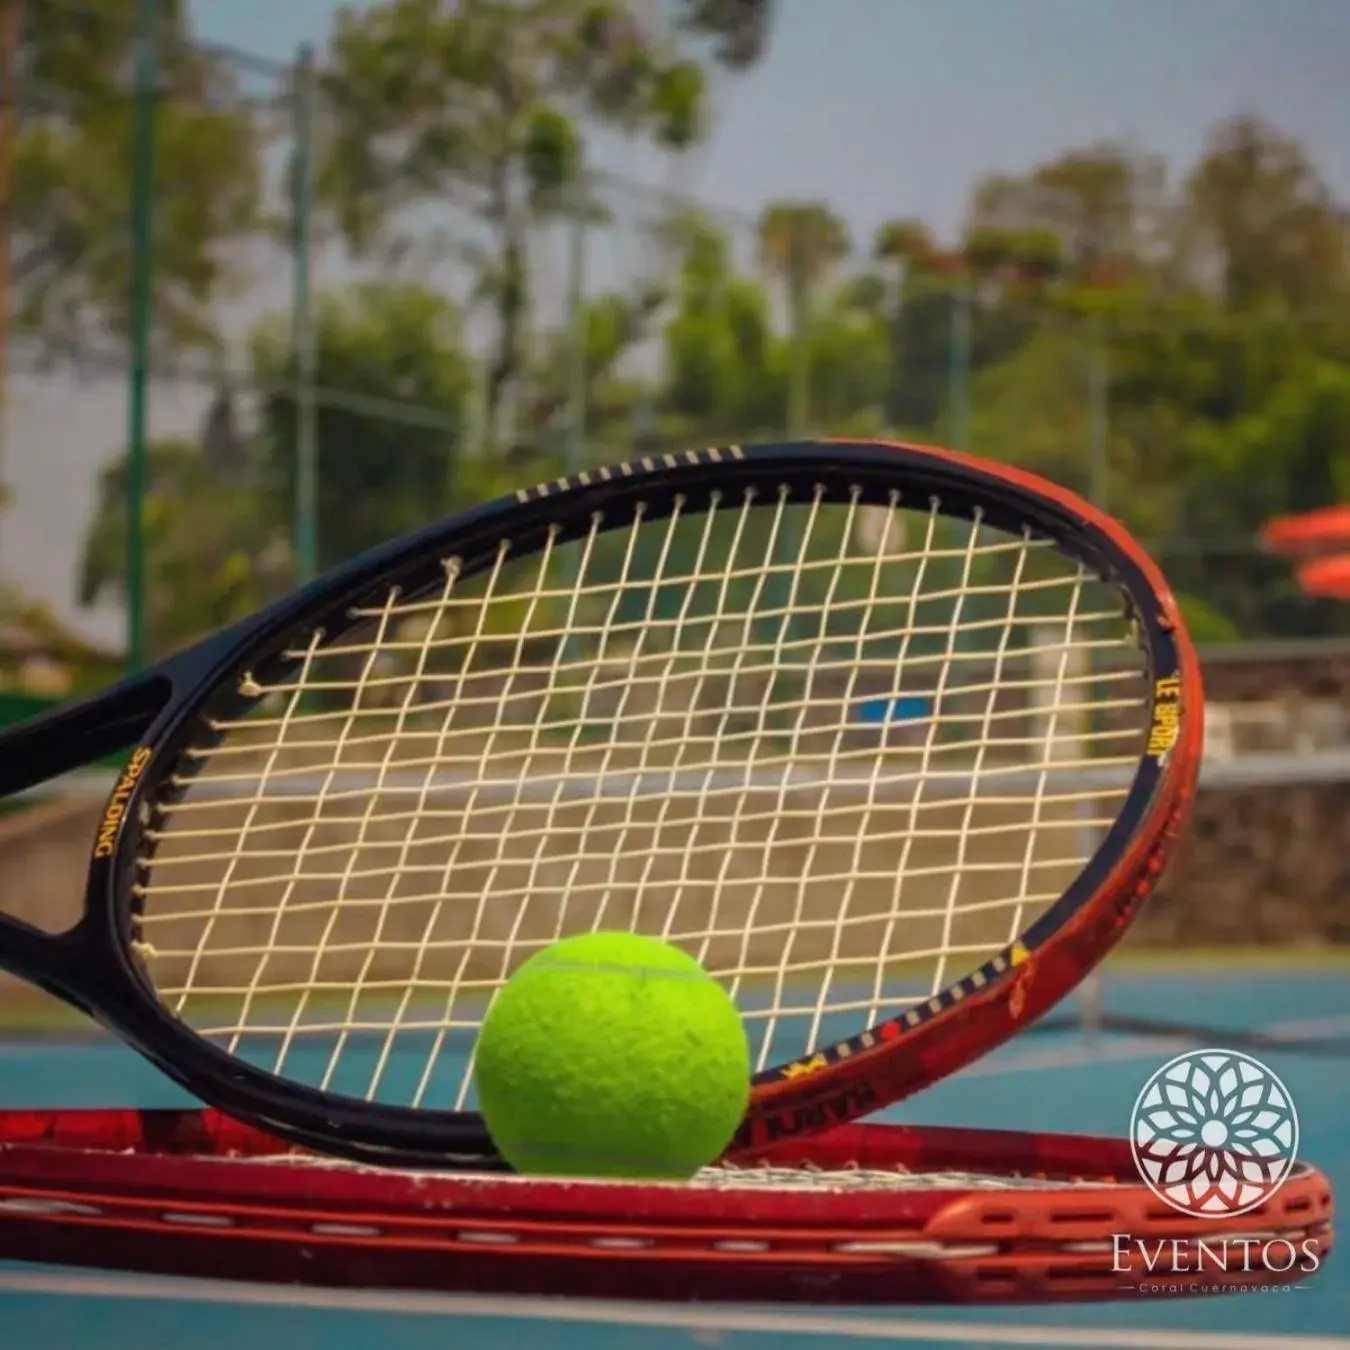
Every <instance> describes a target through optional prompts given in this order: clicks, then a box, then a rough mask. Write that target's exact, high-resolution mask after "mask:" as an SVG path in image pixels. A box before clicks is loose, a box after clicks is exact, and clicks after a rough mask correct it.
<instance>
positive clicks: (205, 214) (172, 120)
mask: <svg viewBox="0 0 1350 1350" xmlns="http://www.w3.org/2000/svg"><path fill="white" fill-rule="evenodd" d="M160 8H161V27H160V33H161V41H160V44H159V64H160V83H159V90H158V103H157V113H156V123H155V139H156V146H155V154H156V160H157V178H158V184H159V187H158V192H157V198H156V209H155V217H154V241H153V248H154V255H155V269H154V278H153V284H154V292H153V304H152V312H153V325H154V336H156V337H157V338H159V339H161V340H163V341H164V342H165V343H166V344H171V345H173V346H174V347H175V348H181V347H183V346H184V345H188V344H195V345H205V344H209V343H210V342H211V341H212V340H213V337H214V328H213V324H212V320H211V315H210V309H209V306H210V302H211V301H212V299H213V298H215V296H216V295H217V294H218V293H219V291H220V290H221V288H222V287H223V286H225V285H226V283H227V282H228V281H229V279H230V266H229V263H228V262H227V261H226V254H225V250H224V248H223V247H222V246H223V245H225V244H227V243H229V242H231V241H234V240H237V239H239V238H241V237H243V236H245V235H247V234H249V233H251V232H252V231H254V230H255V229H256V228H258V225H259V200H260V181H261V168H260V152H261V143H262V134H261V131H260V129H259V127H258V125H257V124H256V122H255V120H254V118H253V115H252V114H251V113H250V112H248V111H247V110H246V109H245V107H244V106H243V104H242V102H241V101H240V96H239V91H238V89H237V88H236V86H235V81H234V78H233V76H232V75H231V73H230V72H229V71H228V70H227V69H226V68H225V67H224V65H223V64H222V63H221V62H220V61H219V60H218V59H217V58H215V57H214V56H213V55H211V54H209V53H207V52H205V51H203V50H201V49H198V48H195V47H193V46H192V45H191V43H190V37H191V34H190V31H189V28H188V23H187V18H186V7H185V6H184V5H183V4H182V3H181V2H180V0H163V3H162V4H161V7H160ZM25 21H26V23H25V28H24V32H23V37H22V42H21V45H20V49H19V51H18V53H17V57H16V81H15V82H16V86H17V88H18V91H19V99H20V103H21V106H22V117H21V119H20V122H19V128H18V132H17V136H16V140H15V145H14V161H13V170H12V180H11V184H10V193H11V197H10V213H11V220H12V241H13V242H12V248H13V264H12V270H11V276H12V282H13V285H14V288H15V300H14V314H15V320H16V323H17V324H18V325H20V326H21V327H23V328H25V329H27V330H29V331H30V332H35V333H37V334H39V335H40V336H41V338H42V339H43V341H44V344H45V347H46V349H47V350H48V351H49V352H51V353H55V354H60V353H62V352H78V351H80V350H82V349H84V348H85V347H86V346H87V344H88V342H89V338H90V336H91V335H97V334H99V333H104V334H110V335H113V336H120V335H122V334H124V333H125V331H126V328H127V324H128V321H129V311H128V297H129V295H130V281H129V266H130V255H131V249H130V239H129V234H128V229H129V211H130V201H129V198H128V184H129V183H130V181H131V167H130V166H131V158H132V153H133V150H132V125H133V116H134V109H133V97H132V90H131V87H130V79H131V77H130V72H131V70H132V69H133V67H134V51H135V44H136V28H135V0H103V3H101V4H100V5H99V6H98V7H93V6H89V5H76V4H62V3H53V4H29V5H28V6H26V10H25Z"/></svg>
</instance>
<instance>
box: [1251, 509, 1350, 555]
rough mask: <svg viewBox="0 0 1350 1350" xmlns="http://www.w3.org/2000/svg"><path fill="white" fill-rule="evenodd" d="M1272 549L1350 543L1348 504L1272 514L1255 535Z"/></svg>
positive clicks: (1302, 549)
mask: <svg viewBox="0 0 1350 1350" xmlns="http://www.w3.org/2000/svg"><path fill="white" fill-rule="evenodd" d="M1257 537H1258V538H1259V539H1260V541H1261V546H1262V548H1265V549H1268V550H1269V551H1270V552H1271V553H1305V554H1306V553H1313V552H1317V551H1318V550H1321V549H1324V548H1328V547H1331V548H1338V547H1341V546H1350V505H1345V506H1324V507H1322V508H1321V509H1320V510H1317V511H1303V512H1301V513H1300V514H1298V515H1296V516H1272V517H1271V519H1270V520H1268V521H1266V523H1265V524H1264V525H1262V526H1261V529H1260V532H1259V534H1258V536H1257Z"/></svg>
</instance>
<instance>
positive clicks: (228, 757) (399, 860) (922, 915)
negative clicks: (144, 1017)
mask: <svg viewBox="0 0 1350 1350" xmlns="http://www.w3.org/2000/svg"><path fill="white" fill-rule="evenodd" d="M878 513H880V514H881V515H882V516H884V522H885V523H884V528H883V527H881V526H880V525H879V524H878ZM353 620H354V627H353V628H352V629H351V630H350V631H348V632H346V633H342V634H338V635H335V636H331V637H330V636H329V635H327V634H324V633H319V632H314V633H310V634H307V635H304V636H303V638H293V639H292V641H291V644H290V651H289V653H288V656H289V658H290V662H291V668H290V670H289V671H288V672H287V674H286V677H285V678H284V679H282V678H277V677H268V676H265V675H255V676H250V677H248V681H249V683H248V685H247V688H248V692H249V693H250V694H251V695H252V696H253V697H254V698H255V699H256V700H257V702H256V704H255V707H254V711H253V712H252V713H251V714H250V715H248V716H245V717H242V718H240V719H238V720H236V721H217V722H215V723H213V724H212V725H211V726H210V727H209V728H204V734H203V738H202V740H201V742H200V743H199V744H197V745H195V746H194V747H192V748H191V749H190V751H189V752H188V753H187V754H186V755H185V757H184V760H183V763H182V766H181V771H180V773H179V774H178V775H177V777H176V779H175V781H174V784H173V786H174V788H175V789H176V791H175V792H174V793H173V795H172V797H171V798H169V799H166V801H165V802H164V804H163V806H162V809H161V811H160V813H159V815H158V818H157V819H156V821H155V822H154V824H153V827H152V829H151V830H150V831H149V833H148V836H147V837H148V839H149V841H150V843H151V845H152V847H153V853H152V854H151V855H150V856H148V857H147V858H146V859H145V860H144V863H143V868H142V880H141V884H140V887H139V892H140V900H141V904H142V911H143V912H142V920H141V953H142V956H143V957H144V959H145V960H146V963H147V967H148V970H149V972H150V975H151V978H152V979H153V981H154V983H155V985H156V988H157V990H158V992H159V994H160V996H161V997H162V998H163V999H164V1001H165V1002H166V1003H167V1004H169V1006H171V1007H173V1008H174V1009H175V1010H176V1011H177V1012H178V1013H179V1015H180V1016H182V1017H184V1018H185V1020H187V1021H188V1022H189V1023H190V1024H191V1025H193V1026H194V1027H195V1028H197V1029H198V1030H199V1031H201V1032H203V1033H204V1034H207V1035H210V1036H212V1037H213V1038H219V1039H220V1040H222V1041H223V1042H224V1043H225V1044H226V1045H227V1046H228V1047H229V1048H230V1049H232V1050H233V1051H234V1052H235V1053H239V1054H243V1055H245V1057H247V1058H249V1059H252V1060H255V1061H257V1062H259V1063H262V1064H263V1065H264V1066H265V1067H268V1068H271V1069H274V1070H275V1071H277V1072H281V1073H284V1074H286V1075H287V1076H290V1077H293V1078H297V1079H303V1080H304V1081H307V1082H312V1083H315V1084H318V1085H321V1086H324V1087H327V1088H329V1089H331V1090H335V1091H343V1092H346V1093H349V1094H352V1095H357V1096H365V1097H370V1098H378V1099H380V1100H391V1101H398V1102H400V1103H404V1104H428V1105H432V1104H434V1105H458V1106H462V1105H465V1104H466V1103H468V1102H469V1100H470V1095H471V1089H470V1082H471V1047H472V1039H473V1033H474V1031H475V1030H476V1028H477V1027H478V1026H479V1025H480V1024H481V1020H482V1017H483V1015H484V1013H485V1010H486V1008H487V1006H488V1004H489V1002H490V999H491V996H492V994H493V992H494V991H495V990H496V989H497V988H498V987H500V985H501V983H502V982H503V981H504V980H505V979H506V978H507V977H508V976H509V974H510V972H511V971H512V970H513V969H514V968H515V967H516V966H517V965H518V964H519V963H520V961H521V960H523V959H524V958H525V957H527V956H528V955H529V954H530V953H531V952H533V951H536V950H538V949H539V948H540V947H542V946H544V945H547V944H548V943H550V942H552V941H554V940H556V938H558V937H560V936H563V935H565V934H567V933H572V932H577V931H584V930H586V929H589V928H598V927H614V928H634V929H639V930H641V931H645V932H651V933H655V934H658V935H660V936H663V937H665V938H667V939H669V940H671V941H675V942H677V943H679V944H680V945H681V946H684V947H685V948H686V949H687V950H689V951H691V952H692V953H693V954H694V955H695V956H697V957H698V958H699V959H700V960H701V961H702V962H703V963H704V964H705V965H706V966H707V967H708V968H709V969H710V970H711V971H713V972H714V973H715V974H716V975H717V976H718V977H719V978H721V979H723V980H724V981H725V982H726V984H727V986H728V988H729V989H731V991H732V992H733V994H734V996H735V997H736V998H737V1001H738V1003H739V1005H740V1006H741V1008H742V1010H743V1013H744V1016H745V1019H746V1023H747V1028H748V1029H749V1030H750V1032H751V1035H752V1039H753V1041H754V1044H755V1057H756V1063H757V1066H758V1067H761V1068H762V1067H764V1066H766V1065H769V1064H772V1063H777V1062H782V1061H784V1060H786V1059H788V1058H791V1057H793V1056H794V1055H796V1054H799V1053H803V1052H805V1051H806V1050H808V1049H810V1048H811V1047H812V1046H814V1045H815V1044H817V1043H819V1042H821V1041H823V1040H826V1039H831V1040H832V1039H836V1038H838V1037H839V1036H842V1035H847V1034H851V1033H852V1032H853V1031H855V1030H859V1029H861V1027H862V1026H863V1025H866V1024H870V1023H871V1022H875V1021H877V1020H880V1019H881V1018H882V1017H884V1016H887V1015H891V1014H893V1013H894V1012H896V1011H897V1010H899V1009H903V1008H904V1007H907V1006H911V1005H913V1004H915V1003H917V1002H920V1001H922V1000H924V999H927V998H930V997H932V996H933V995H934V994H935V993H937V992H938V991H940V990H941V989H942V988H944V987H945V986H946V985H948V984H950V983H951V982H952V981H953V980H954V979H956V978H958V977H959V976H960V975H962V974H964V973H965V971H966V970H968V969H970V968H972V967H973V966H974V965H976V964H978V963H979V962H980V961H982V960H984V959H986V958H987V957H989V956H991V955H992V954H994V952H995V951H997V950H998V949H1000V948H1001V947H1002V946H1005V945H1006V944H1007V943H1008V942H1010V941H1011V940H1012V939H1013V938H1015V937H1016V936H1017V934H1018V933H1020V932H1022V931H1024V930H1025V928H1026V926H1027V924H1028V923H1029V922H1031V921H1032V920H1033V919H1034V918H1035V917H1036V915H1037V914H1038V913H1040V912H1042V911H1043V910H1044V909H1045V908H1046V907H1047V906H1048V905H1050V904H1052V903H1053V902H1054V901H1055V900H1056V899H1057V898H1058V897H1059V895H1060V894H1061V893H1062V891H1063V890H1064V888H1065V886H1066V885H1067V884H1068V883H1069V882H1070V881H1071V880H1072V879H1073V877H1074V876H1075V875H1076V874H1077V873H1078V872H1079V871H1080V870H1081V868H1082V866H1083V865H1084V863H1085V862H1086V860H1087V858H1088V857H1089V856H1090V855H1091V852H1092V851H1093V849H1094V848H1095V846H1096V841H1097V840H1098V839H1099V838H1100V837H1101V835H1102V833H1103V832H1104V831H1106V830H1107V829H1109V828H1110V826H1111V824H1112V823H1113V822H1114V820H1115V817H1116V814H1117V812H1118V809H1119V803H1120V801H1121V799H1122V798H1123V795H1124V792H1125V790H1126V787H1127V786H1128V781H1129V775H1130V772H1131V771H1132V769H1133V766H1134V765H1135V764H1137V762H1138V757H1139V754H1140V753H1141V749H1142V744H1143V740H1144V737H1145V734H1146V729H1145V712H1146V707H1147V699H1146V696H1145V695H1146V687H1145V682H1144V678H1143V676H1144V674H1145V672H1144V669H1143V662H1142V658H1141V656H1140V649H1139V644H1138V640H1137V637H1136V635H1135V633H1134V630H1133V626H1132V623H1131V621H1130V620H1129V618H1128V617H1127V615H1126V613H1125V611H1124V608H1123V606H1122V604H1121V603H1120V597H1119V595H1118V593H1117V592H1116V591H1115V589H1114V588H1113V587H1111V586H1109V585H1107V584H1105V583H1103V582H1102V581H1101V580H1100V579H1098V578H1096V577H1095V576H1093V575H1092V574H1090V573H1089V572H1087V571H1086V570H1085V569H1084V568H1083V567H1082V566H1081V565H1080V564H1078V563H1077V562H1075V561H1073V560H1070V559H1068V558H1066V557H1064V556H1062V555H1061V554H1059V553H1058V552H1057V551H1056V550H1054V549H1053V548H1052V547H1050V546H1048V545H1047V544H1046V543H1045V542H1044V541H1042V540H1040V539H1038V538H1036V537H1034V536H1033V535H1032V534H1031V533H1030V532H1023V533H1022V534H1020V535H1017V536H1010V535H1008V534H1005V533H1000V532H997V531H994V530H991V529H989V528H987V527H986V526H985V525H984V524H983V523H982V521H981V520H980V519H979V518H978V517H977V518H976V519H975V520H974V521H973V522H964V521H957V520H951V519H948V518H946V517H944V516H943V515H942V514H941V509H940V504H939V503H926V504H924V506H923V507H922V508H921V509H917V510H915V509H910V508H909V507H908V505H907V504H906V503H904V502H902V501H901V500H900V499H899V498H898V497H896V498H893V499H892V501H891V503H890V505H889V506H880V507H878V506H876V505H866V506H864V505H862V504H860V502H859V500H858V499H857V498H856V496H855V498H854V499H853V500H852V501H851V502H849V503H846V504H839V503H835V502H827V501H826V500H825V499H824V497H823V495H822V494H820V493H817V494H816V495H815V496H814V497H813V498H812V499H811V500H810V501H808V502H804V503H797V502H793V501H790V500H789V498H788V497H787V495H786V493H777V494H769V493H765V494H762V495H761V496H759V497H758V498H757V499H754V498H734V499H733V498H727V499H722V498H714V500H713V501H712V502H711V503H709V504H707V505H706V506H705V507H704V508H703V509H700V510H698V511H688V510H686V509H685V506H684V504H683V503H680V502H677V503H676V504H675V506H674V509H673V510H672V511H671V512H670V513H669V514H668V515H665V516H663V517H662V518H659V519H657V518H651V519H649V518H648V514H647V513H646V512H644V511H642V510H638V511H637V512H636V513H635V514H634V515H633V517H632V519H631V520H629V521H627V522H625V523H624V524H622V525H619V526H618V527H617V528H614V529H612V530H606V528H605V522H604V521H603V520H601V519H599V518H597V519H594V520H592V521H591V522H590V526H589V529H587V530H586V531H584V532H583V534H582V536H581V537H580V538H579V539H577V540H575V541H572V542H568V543H566V544H560V543H559V536H558V534H557V532H555V533H554V534H553V535H551V536H550V537H549V539H548V540H547V541H546V543H545V546H544V547H543V548H542V549H541V550H540V551H539V552H538V553H536V554H534V555H532V556H524V557H517V556H515V555H514V553H513V550H512V547H511V541H509V540H502V541H501V542H500V544H499V546H498V547H497V549H496V550H495V552H494V553H493V555H492V557H491V559H490V561H489V562H488V565H487V566H485V567H481V568H479V569H478V570H477V571H476V572H475V573H474V574H473V575H471V576H467V577H466V576H465V575H464V574H463V564H462V562H461V561H460V560H458V559H447V560H446V563H445V566H444V576H443V584H442V585H440V586H439V587H438V588H437V590H436V592H435V593H434V594H432V595H426V594H422V595H417V596H404V595H402V594H401V593H399V592H398V591H397V590H391V591H390V592H389V593H388V594H387V595H386V596H384V597H383V600H382V602H381V603H380V604H378V605H376V604H368V605H366V606H364V607H363V608H362V609H361V610H359V611H357V612H355V613H354V615H353Z"/></svg>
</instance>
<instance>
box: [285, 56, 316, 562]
mask: <svg viewBox="0 0 1350 1350" xmlns="http://www.w3.org/2000/svg"><path fill="white" fill-rule="evenodd" d="M315 91H316V80H315V70H314V48H313V46H311V45H310V44H309V43H305V44H303V45H302V46H301V47H300V48H299V50H298V51H297V52H296V58H295V88H294V94H293V108H292V111H293V117H294V133H295V150H294V156H293V160H292V184H291V190H292V196H291V269H292V270H291V282H292V305H291V335H292V343H293V345H294V347H295V416H296V422H295V425H296V438H295V440H296V443H295V457H296V463H295V526H294V528H295V571H296V580H297V581H298V582H300V583H301V584H302V585H303V584H304V583H305V582H308V581H312V580H313V579H314V577H315V576H316V575H317V574H318V570H319V520H318V516H319V504H318V495H319V492H318V489H319V438H318V418H317V408H316V405H315V398H314V385H315V367H316V364H317V353H316V349H315V341H314V312H313V296H312V293H311V287H310V248H311V239H310V222H311V218H312V215H313V205H314V145H313V139H314V123H315V117H314V103H315Z"/></svg>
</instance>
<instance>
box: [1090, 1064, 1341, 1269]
mask: <svg viewBox="0 0 1350 1350" xmlns="http://www.w3.org/2000/svg"><path fill="white" fill-rule="evenodd" d="M1298 1139H1299V1126H1298V1112H1297V1111H1296V1110H1295V1108H1294V1103H1293V1099H1292V1098H1291V1097H1290V1095H1289V1091H1288V1089H1287V1088H1286V1087H1285V1085H1284V1083H1283V1082H1281V1081H1280V1078H1279V1077H1278V1075H1276V1074H1275V1072H1274V1071H1273V1070H1272V1069H1270V1068H1269V1067H1268V1066H1267V1065H1265V1064H1263V1063H1261V1061H1260V1060H1258V1059H1253V1058H1252V1057H1251V1056H1250V1055H1245V1054H1242V1053H1241V1052H1240V1051H1236V1050H1225V1049H1218V1048H1211V1049H1204V1050H1191V1051H1187V1052H1186V1053H1185V1054H1181V1055H1177V1056H1176V1057H1175V1058H1174V1059H1170V1060H1168V1061H1167V1063H1166V1064H1164V1065H1163V1066H1162V1067H1161V1068H1160V1069H1158V1070H1157V1072H1155V1073H1154V1074H1153V1075H1152V1076H1151V1077H1150V1078H1149V1079H1148V1081H1147V1082H1146V1083H1145V1084H1144V1086H1143V1088H1142V1090H1141V1091H1140V1093H1139V1095H1138V1097H1137V1098H1136V1099H1135V1103H1134V1109H1133V1111H1132V1112H1131V1113H1130V1148H1131V1152H1132V1153H1133V1156H1134V1163H1135V1167H1136V1168H1137V1170H1138V1172H1139V1176H1140V1178H1141V1179H1142V1180H1143V1182H1144V1184H1145V1185H1146V1186H1147V1187H1148V1188H1149V1190H1150V1191H1152V1192H1153V1194H1154V1195H1155V1196H1157V1197H1158V1199H1159V1200H1161V1201H1162V1202H1163V1203H1164V1204H1166V1205H1167V1206H1169V1207H1170V1208H1172V1209H1174V1210H1176V1211H1177V1212H1178V1213H1181V1214H1186V1215H1189V1216H1190V1217H1192V1218H1198V1219H1205V1218H1209V1219H1213V1220H1215V1221H1216V1222H1217V1221H1221V1220H1224V1219H1233V1218H1237V1217H1239V1216H1240V1215H1243V1214H1246V1213H1248V1212H1250V1211H1251V1210H1254V1209H1256V1208H1257V1207H1258V1206H1260V1205H1262V1204H1263V1203H1265V1202H1266V1201H1267V1200H1269V1199H1270V1198H1271V1197H1272V1196H1274V1195H1275V1193H1276V1192H1277V1191H1278V1190H1279V1189H1280V1187H1281V1186H1283V1185H1284V1183H1285V1182H1286V1181H1287V1180H1288V1179H1289V1174H1290V1172H1291V1171H1292V1170H1293V1168H1294V1164H1295V1162H1296V1161H1297V1153H1298ZM1111 1241H1112V1269H1113V1270H1114V1271H1115V1272H1116V1273H1117V1274H1119V1275H1121V1276H1135V1277H1137V1278H1138V1280H1139V1283H1138V1284H1137V1285H1135V1286H1133V1287H1135V1288H1137V1289H1138V1291H1139V1292H1140V1293H1142V1294H1149V1293H1157V1294H1167V1293H1178V1292H1188V1291H1189V1292H1204V1291H1205V1285H1206V1277H1207V1276H1208V1277H1209V1278H1210V1279H1214V1278H1216V1277H1218V1276H1224V1277H1231V1276H1232V1275H1234V1274H1253V1273H1264V1274H1265V1275H1266V1276H1269V1275H1272V1274H1273V1275H1282V1276H1287V1279H1288V1285H1289V1286H1294V1285H1296V1284H1297V1283H1298V1281H1299V1280H1300V1279H1301V1278H1302V1277H1307V1276H1311V1275H1314V1274H1316V1272H1317V1270H1318V1268H1319V1266H1320V1264H1321V1244H1320V1242H1319V1241H1318V1239H1316V1238H1307V1237H1305V1238H1300V1239H1297V1240H1295V1239H1292V1238H1262V1237H1260V1236H1238V1237H1231V1238H1230V1237H1221V1236H1212V1237H1201V1238H1191V1239H1156V1238H1155V1239H1148V1238H1137V1237H1134V1236H1132V1235H1131V1234H1128V1233H1113V1234H1112V1235H1111Z"/></svg>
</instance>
